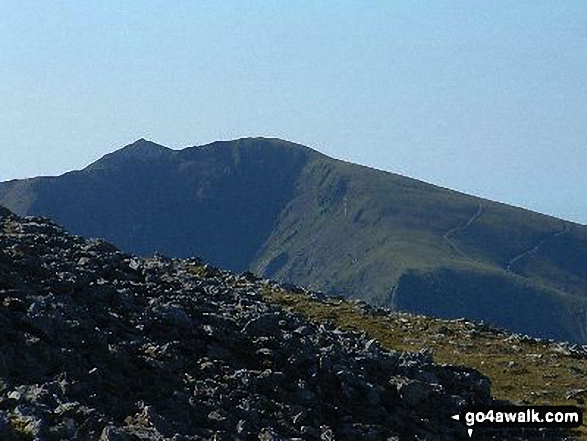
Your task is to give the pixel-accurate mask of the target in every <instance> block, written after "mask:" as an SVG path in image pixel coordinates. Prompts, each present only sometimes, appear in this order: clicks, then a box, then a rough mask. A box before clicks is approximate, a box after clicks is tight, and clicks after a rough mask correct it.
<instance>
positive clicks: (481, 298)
mask: <svg viewBox="0 0 587 441" xmlns="http://www.w3.org/2000/svg"><path fill="white" fill-rule="evenodd" d="M480 207H481V209H480ZM476 215H477V216H476ZM471 218H474V221H473V222H472V223H471V224H470V225H469V226H468V227H467V228H460V227H463V226H465V225H467V223H468V222H469V221H470V220H471ZM566 229H568V231H565V230H566ZM449 231H452V233H451V234H449V236H448V239H449V240H447V238H446V233H447V232H449ZM563 231H564V232H565V234H563V235H560V234H559V233H560V232H563ZM537 244H542V245H541V247H540V249H539V251H538V252H533V253H528V255H526V256H525V257H523V258H520V259H518V260H516V261H515V262H514V263H513V264H511V267H510V269H509V271H508V270H507V268H508V262H509V261H510V260H511V259H513V258H514V257H515V256H518V255H520V254H522V253H523V252H524V251H526V250H531V249H533V248H534V247H536V245H537ZM571 248H572V249H571ZM569 250H570V251H569ZM584 261H587V228H585V227H583V226H580V225H575V224H571V223H566V222H564V221H561V220H560V219H556V218H553V217H549V216H545V215H541V214H538V213H533V212H530V211H527V210H523V209H519V208H514V207H510V206H507V205H504V204H499V203H495V202H491V201H487V200H481V199H479V198H475V197H471V196H467V195H464V194H462V193H458V192H454V191H450V190H446V189H443V188H439V187H436V186H432V185H428V184H425V183H422V182H419V181H415V180H411V179H407V178H404V177H401V176H398V175H394V174H391V173H385V172H380V171H377V170H373V169H368V168H366V167H360V166H356V165H353V164H348V163H344V162H342V161H333V160H330V159H327V160H324V159H322V158H320V159H318V160H315V161H313V162H311V163H309V164H308V166H307V167H306V168H305V170H304V174H303V175H302V177H301V178H300V179H299V181H298V188H297V191H296V193H295V197H294V198H293V200H292V201H291V203H290V204H289V205H288V206H287V207H286V209H285V210H284V212H283V213H282V215H281V218H280V222H279V224H278V226H277V228H276V229H275V230H274V232H273V234H272V235H271V236H270V238H269V240H268V242H267V243H266V245H265V247H264V249H263V250H262V252H261V253H260V255H259V256H258V258H257V260H256V262H255V263H254V265H253V269H254V270H255V271H257V272H259V273H261V274H264V275H267V276H270V277H275V278H279V279H283V280H293V281H294V282H296V283H299V284H302V285H306V286H310V287H312V288H314V289H317V290H321V291H325V292H330V293H335V294H342V295H345V294H347V293H354V296H356V297H359V298H363V299H366V300H368V301H370V302H373V303H376V304H385V305H389V304H395V305H396V306H399V307H400V308H404V309H407V310H411V311H415V312H423V311H425V312H426V313H428V314H433V315H438V316H441V317H458V316H463V315H466V316H470V317H471V318H475V319H486V320H487V319H489V320H491V321H493V322H495V323H496V324H498V325H502V326H508V327H512V326H513V329H515V330H516V331H524V332H526V331H527V332H530V331H532V332H534V331H535V329H531V328H528V327H527V326H526V324H525V323H524V324H523V325H522V326H520V327H518V328H515V325H516V320H515V317H510V318H507V319H506V320H500V319H501V316H497V315H495V314H492V312H493V311H495V310H496V309H495V304H492V303H497V304H499V303H501V304H503V303H504V300H506V299H505V298H499V297H500V293H499V291H496V288H497V287H499V288H503V287H504V286H507V288H508V289H507V290H506V292H507V295H508V299H510V298H513V299H517V300H516V301H515V302H514V303H515V304H517V305H519V307H520V308H521V309H519V310H518V313H519V314H522V315H524V316H526V317H528V318H529V320H527V321H531V320H532V319H531V317H532V316H536V319H535V320H534V323H532V325H533V326H534V325H535V324H536V325H537V326H534V328H544V329H546V330H545V332H543V333H542V334H540V333H538V334H537V335H543V336H547V335H548V336H552V337H556V338H561V339H571V340H578V341H587V313H586V312H585V311H587V297H586V296H585V293H586V292H587V272H586V268H585V267H584V266H581V265H580V262H584ZM447 271H448V272H447ZM406 275H410V276H412V278H414V277H416V278H418V279H419V283H418V284H417V286H416V285H414V284H413V283H407V282H409V280H407V279H405V280H404V279H402V276H406ZM447 275H449V276H450V277H447ZM470 279H471V280H475V281H476V283H475V284H474V285H472V286H470V287H467V284H468V280H470ZM402 282H406V283H402ZM455 285H457V288H459V289H460V291H461V292H460V294H459V295H458V296H457V295H456V294H455V290H454V287H455ZM416 288H417V289H416ZM431 294H432V298H431ZM493 298H495V299H494V300H495V301H493ZM535 299H541V302H542V306H541V304H540V303H541V302H538V303H536V302H533V300H535ZM431 300H432V302H431ZM457 302H460V303H461V306H462V307H460V308H458V307H456V306H455V304H456V303H457ZM447 305H450V307H446V306H447ZM457 306H458V305H457ZM470 306H473V307H472V308H471V307H470ZM538 309H545V310H548V311H549V312H552V313H549V314H544V316H541V315H540V314H538V313H537V310H538Z"/></svg>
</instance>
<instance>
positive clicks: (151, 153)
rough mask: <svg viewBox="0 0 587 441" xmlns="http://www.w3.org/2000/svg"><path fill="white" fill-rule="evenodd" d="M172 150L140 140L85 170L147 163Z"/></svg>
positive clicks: (109, 154) (143, 139)
mask: <svg viewBox="0 0 587 441" xmlns="http://www.w3.org/2000/svg"><path fill="white" fill-rule="evenodd" d="M171 151H172V150H171V149H170V148H168V147H165V146H162V145H160V144H156V143H154V142H152V141H147V140H146V139H145V138H140V139H138V140H136V141H135V142H133V143H132V144H129V145H127V146H125V147H123V148H121V149H119V150H116V151H114V152H112V153H108V154H107V155H105V156H103V157H102V158H101V159H99V160H98V161H96V162H94V163H93V164H90V165H89V166H87V167H86V168H85V170H98V169H103V168H107V167H109V166H112V165H117V164H120V163H123V162H125V163H126V162H128V161H145V160H151V159H157V158H160V157H162V156H164V155H165V154H167V153H169V152H171Z"/></svg>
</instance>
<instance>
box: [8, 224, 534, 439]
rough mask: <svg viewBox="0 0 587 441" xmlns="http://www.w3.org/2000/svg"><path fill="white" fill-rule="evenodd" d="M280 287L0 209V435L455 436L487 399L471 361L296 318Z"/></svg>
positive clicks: (485, 388)
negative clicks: (447, 359)
mask: <svg viewBox="0 0 587 441" xmlns="http://www.w3.org/2000/svg"><path fill="white" fill-rule="evenodd" d="M278 290H280V287H279V286H278V285H276V284H274V283H271V282H265V281H260V280H257V279H256V278H254V277H252V276H251V275H250V274H242V275H237V274H234V273H230V272H226V271H221V270H218V269H215V268H212V267H209V266H207V265H203V264H202V263H201V262H199V261H196V260H179V259H166V258H155V259H145V260H142V259H139V258H136V257H133V256H131V255H127V254H123V253H121V252H119V251H118V250H117V249H116V248H115V247H113V246H112V245H109V244H108V243H105V242H103V241H88V240H85V239H83V238H81V237H79V236H70V235H68V234H66V233H64V231H63V230H62V229H61V228H60V227H58V226H56V225H55V224H53V223H52V222H49V221H47V220H45V219H42V218H35V217H31V218H25V219H22V218H18V217H16V216H12V215H6V216H4V215H3V216H0V294H1V297H0V298H1V299H2V302H1V303H0V347H1V348H2V352H1V353H0V439H2V440H4V441H15V440H31V439H39V440H46V441H58V440H64V439H93V440H97V439H100V440H103V441H119V440H144V441H149V440H152V441H156V440H157V441H166V440H174V441H176V440H235V439H237V440H239V439H242V440H248V439H262V440H279V439H294V438H296V439H306V440H334V439H340V440H355V439H373V440H380V439H389V440H399V439H402V440H408V439H416V438H417V439H444V440H458V439H469V437H468V435H467V432H466V427H465V426H464V425H462V424H461V423H458V422H456V421H454V420H452V419H451V415H454V414H456V413H459V412H461V411H463V410H464V409H466V408H468V407H470V406H474V405H489V404H492V403H493V400H492V399H491V396H490V389H489V387H490V382H489V380H488V379H487V378H486V377H485V376H483V375H481V374H480V373H479V372H477V371H475V370H473V369H469V368H466V367H454V366H446V365H444V366H441V365H438V364H435V363H434V362H433V360H432V358H431V356H430V355H429V354H426V353H412V354H410V353H406V352H395V351H387V350H384V349H382V348H381V347H380V346H379V344H378V343H377V342H376V341H375V340H368V339H367V338H366V337H365V336H364V335H363V334H361V333H358V332H352V331H347V330H340V329H336V328H334V327H332V326H328V325H325V324H322V323H319V322H312V321H309V320H308V319H306V318H304V317H303V316H301V315H299V314H296V313H293V312H290V311H287V310H286V309H284V308H282V307H279V306H276V305H275V304H272V303H271V302H269V301H268V300H266V298H265V292H269V291H278ZM490 439H494V438H490ZM497 439H499V438H497ZM515 439H521V438H518V437H516V438H515ZM523 439H525V438H523Z"/></svg>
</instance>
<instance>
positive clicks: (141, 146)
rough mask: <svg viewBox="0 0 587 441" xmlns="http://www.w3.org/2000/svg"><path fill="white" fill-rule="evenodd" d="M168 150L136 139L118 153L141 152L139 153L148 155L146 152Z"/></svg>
mask: <svg viewBox="0 0 587 441" xmlns="http://www.w3.org/2000/svg"><path fill="white" fill-rule="evenodd" d="M167 150H169V149H168V148H167V147H165V146H162V145H160V144H155V143H154V142H152V141H147V140H146V139H145V138H141V139H137V140H136V141H135V142H133V143H132V144H129V145H127V146H126V147H123V148H122V149H120V151H125V152H141V153H148V152H164V151H167Z"/></svg>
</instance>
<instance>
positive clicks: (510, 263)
mask: <svg viewBox="0 0 587 441" xmlns="http://www.w3.org/2000/svg"><path fill="white" fill-rule="evenodd" d="M569 231H571V224H569V223H568V222H565V227H564V228H563V230H562V231H558V232H556V233H554V234H552V235H551V236H549V237H547V238H546V239H542V240H541V241H539V242H538V243H537V244H536V245H535V246H533V247H532V248H530V249H528V250H526V251H524V252H523V253H520V254H518V255H517V256H515V257H513V258H511V259H510V260H508V261H507V263H506V266H505V270H506V271H507V272H511V271H512V266H513V265H514V264H515V263H516V262H517V261H518V260H520V259H523V258H524V257H527V256H530V255H531V254H536V253H537V252H538V251H539V250H540V248H541V247H542V245H544V244H545V243H546V242H549V241H551V240H552V239H554V238H555V237H560V236H562V235H564V234H567V233H568V232H569Z"/></svg>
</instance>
